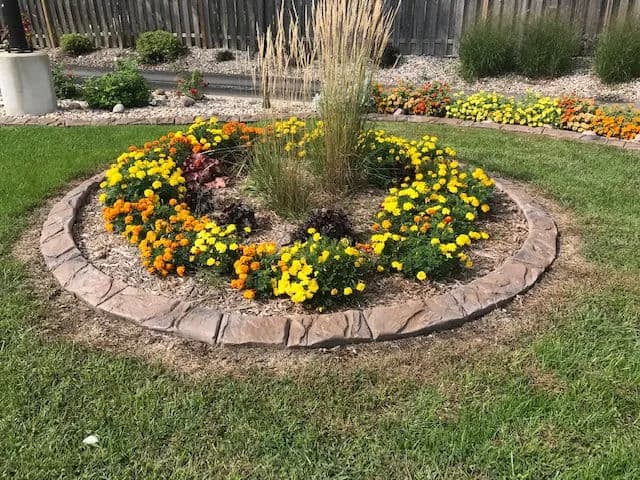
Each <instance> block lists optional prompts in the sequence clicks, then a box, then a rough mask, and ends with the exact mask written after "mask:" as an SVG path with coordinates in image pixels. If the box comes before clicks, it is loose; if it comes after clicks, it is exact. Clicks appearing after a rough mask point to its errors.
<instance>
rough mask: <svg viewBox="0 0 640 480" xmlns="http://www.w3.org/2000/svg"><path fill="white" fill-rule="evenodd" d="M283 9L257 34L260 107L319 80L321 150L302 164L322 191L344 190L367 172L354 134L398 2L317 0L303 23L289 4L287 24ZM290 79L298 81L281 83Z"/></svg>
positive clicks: (301, 94)
mask: <svg viewBox="0 0 640 480" xmlns="http://www.w3.org/2000/svg"><path fill="white" fill-rule="evenodd" d="M398 4H399V2H398ZM284 11H285V8H284V2H283V3H282V5H281V7H280V10H279V12H278V16H277V22H276V25H275V29H274V30H272V29H271V28H270V27H269V28H268V29H267V32H266V34H265V35H258V50H259V69H260V75H261V77H260V80H261V87H262V93H263V105H264V106H265V107H269V106H270V98H271V97H272V96H275V95H278V96H280V97H284V98H286V99H289V100H308V99H310V98H311V96H312V93H313V84H314V81H316V80H317V81H319V84H320V101H319V113H320V116H321V118H322V120H323V122H324V125H325V129H326V135H325V136H324V148H323V149H322V150H321V151H318V152H317V154H316V155H314V156H313V157H314V158H309V162H310V164H313V166H314V172H315V173H317V174H318V180H319V181H320V183H321V184H322V188H323V190H325V191H329V192H333V193H340V192H344V191H345V190H347V189H348V188H349V187H353V186H356V185H357V184H358V183H359V182H361V181H362V180H363V179H364V178H365V177H366V172H365V171H364V170H363V167H364V164H363V162H362V161H360V160H359V157H358V155H357V150H358V137H359V135H360V133H361V132H362V130H363V128H364V122H365V114H366V111H367V103H368V99H369V94H370V87H371V81H372V78H373V75H374V72H375V70H376V69H377V68H378V64H379V62H380V58H381V56H382V54H383V52H384V49H385V47H386V45H387V44H388V43H389V39H390V37H391V31H392V25H393V21H394V18H395V15H396V12H397V8H396V9H393V10H389V9H387V8H385V0H317V1H316V2H315V3H314V4H313V6H312V8H311V12H310V15H309V12H305V15H304V22H301V21H300V19H299V17H298V14H297V12H296V10H295V9H293V10H292V11H291V12H290V16H291V21H290V22H288V26H287V27H285V21H284V19H285V16H284ZM303 27H304V28H303ZM303 32H306V34H307V35H308V38H306V37H304V36H303ZM291 77H297V79H298V80H297V81H284V79H285V78H291Z"/></svg>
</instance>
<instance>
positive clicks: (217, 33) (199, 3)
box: [20, 0, 640, 56]
mask: <svg viewBox="0 0 640 480" xmlns="http://www.w3.org/2000/svg"><path fill="white" fill-rule="evenodd" d="M281 1H282V0H20V4H21V7H22V9H23V11H24V12H25V13H27V14H28V15H29V17H30V19H31V24H32V27H33V30H34V34H35V35H34V44H35V45H36V46H37V47H47V46H52V45H51V44H52V42H55V44H56V45H57V44H58V42H59V38H60V35H62V34H64V33H71V32H78V33H84V34H86V35H88V36H89V37H91V38H93V39H94V41H95V43H96V45H98V46H100V47H116V46H117V47H121V48H123V47H132V46H134V45H135V42H136V39H137V38H138V36H139V35H140V34H141V33H142V32H145V31H150V30H157V29H162V30H168V31H171V32H173V33H174V34H176V35H177V36H178V37H179V38H180V39H181V40H182V41H183V42H184V44H185V45H188V46H195V47H204V48H235V49H240V50H245V49H249V50H255V49H256V44H257V37H256V35H257V33H256V27H257V29H258V30H259V31H260V32H265V31H266V29H267V27H268V26H269V25H274V23H275V20H276V15H277V11H278V9H279V8H280V4H281ZM387 2H388V5H389V6H390V7H396V6H397V5H398V0H387ZM285 5H286V6H287V8H291V7H292V6H295V8H296V10H297V12H298V15H299V19H300V20H299V21H300V23H301V25H300V26H301V29H302V30H304V25H303V23H304V18H305V13H306V12H307V11H308V9H309V8H310V6H311V5H312V0H286V3H285ZM45 7H46V10H47V12H46V13H45V11H44V10H45ZM47 14H48V18H47ZM541 15H543V16H549V17H558V18H561V19H563V20H564V21H566V22H567V24H568V25H573V26H575V28H577V29H578V31H579V32H580V33H581V35H582V40H583V43H584V44H585V45H586V46H587V47H591V46H592V45H593V43H594V41H595V39H596V37H597V35H598V34H599V33H600V32H602V31H603V29H606V28H607V27H608V26H609V25H610V24H611V23H613V22H615V21H617V20H627V19H631V18H637V19H638V21H639V22H640V0H403V1H402V3H401V4H400V9H399V11H398V16H397V18H396V21H395V23H394V31H393V35H392V40H393V43H394V44H395V45H396V46H397V47H398V48H400V50H401V51H402V52H403V53H414V54H427V55H440V56H442V55H456V54H457V51H458V45H459V40H460V37H461V36H462V35H463V34H464V31H465V30H466V29H468V28H469V27H470V26H471V25H473V24H474V23H475V22H477V21H478V20H479V19H482V18H491V19H495V20H497V21H499V23H500V24H501V25H503V26H505V27H508V26H512V25H517V24H519V22H522V21H528V20H531V19H533V18H536V17H539V16H541ZM291 18H292V17H291V16H289V15H285V22H289V21H292V20H291ZM47 20H48V21H47ZM48 25H49V26H50V28H51V32H49V29H48ZM52 37H53V38H52Z"/></svg>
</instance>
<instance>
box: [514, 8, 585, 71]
mask: <svg viewBox="0 0 640 480" xmlns="http://www.w3.org/2000/svg"><path fill="white" fill-rule="evenodd" d="M579 52H580V38H579V36H578V34H577V32H576V30H575V28H574V27H573V26H572V25H571V24H569V23H568V22H566V21H561V20H559V19H554V18H547V17H540V18H538V19H536V20H533V21H532V22H530V23H527V24H525V25H524V28H523V33H522V38H521V40H520V44H519V48H518V73H521V74H523V75H526V76H527V77H531V78H542V77H545V78H555V77H559V76H561V75H564V74H565V73H568V72H569V71H570V70H571V64H572V60H573V57H574V56H575V55H577V54H578V53H579Z"/></svg>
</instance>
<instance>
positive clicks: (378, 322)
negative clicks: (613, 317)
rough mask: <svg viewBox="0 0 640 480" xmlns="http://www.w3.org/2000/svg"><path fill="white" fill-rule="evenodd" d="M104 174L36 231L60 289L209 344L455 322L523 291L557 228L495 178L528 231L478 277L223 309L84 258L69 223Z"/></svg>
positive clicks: (552, 249)
mask: <svg viewBox="0 0 640 480" xmlns="http://www.w3.org/2000/svg"><path fill="white" fill-rule="evenodd" d="M103 178H104V175H103V174H99V175H96V176H94V177H93V178H90V179H89V180H87V181H85V182H84V183H82V184H81V185H79V186H78V187H76V188H74V189H73V190H71V191H70V192H69V193H68V194H67V195H65V196H64V198H62V200H60V201H59V202H58V203H56V204H55V206H54V207H53V208H52V210H51V211H50V213H49V215H48V217H47V219H46V221H45V223H44V225H43V228H42V233H41V237H40V250H41V252H42V255H43V257H44V260H45V263H46V265H47V267H48V268H49V270H51V271H52V273H53V275H54V276H55V277H56V279H57V280H58V282H59V283H60V285H62V288H64V289H65V290H67V291H68V292H71V293H72V294H74V295H75V296H76V297H78V298H80V299H81V300H83V301H85V302H86V303H88V304H89V305H91V306H92V307H94V308H96V309H97V310H100V311H102V312H105V313H108V314H111V315H115V316H117V317H120V318H123V319H127V320H130V321H133V322H134V323H136V324H138V325H140V326H143V327H146V328H150V329H153V330H157V331H161V332H166V333H173V334H177V335H179V336H181V337H184V338H188V339H191V340H197V341H201V342H205V343H210V344H218V345H259V346H271V347H281V348H282V347H286V348H314V347H331V346H335V345H342V344H349V343H362V342H373V341H380V340H393V339H399V338H405V337H411V336H418V335H424V334H428V333H430V332H434V331H438V330H446V329H451V328H455V327H457V326H460V325H462V324H463V323H465V322H468V321H470V320H472V319H474V318H477V317H479V316H481V315H484V314H485V313H487V312H489V311H491V310H493V309H495V308H497V307H498V306H500V305H502V304H504V303H505V302H508V301H509V300H511V299H512V298H514V297H515V296H516V295H518V294H521V293H523V292H524V291H526V290H528V289H529V288H530V287H532V286H533V285H534V284H535V283H536V282H537V280H538V279H539V278H540V277H541V275H542V274H543V273H544V271H545V270H546V269H547V268H549V266H550V265H551V264H552V263H553V261H554V260H555V258H556V254H557V240H558V230H557V228H556V225H555V223H554V221H553V219H552V218H551V217H550V216H549V215H548V214H547V213H546V212H545V211H544V210H542V209H541V208H540V206H538V205H537V204H536V203H535V202H534V200H533V199H532V198H531V197H530V196H529V195H528V194H527V193H526V192H525V191H524V189H522V188H520V187H518V186H517V185H515V184H513V183H511V182H509V181H506V180H499V181H497V182H496V183H497V186H498V188H500V189H501V190H503V191H504V192H505V193H506V194H507V195H509V197H510V198H511V199H512V200H513V201H515V202H516V204H517V205H518V207H519V208H520V209H521V210H522V212H523V214H524V216H525V218H526V220H527V223H528V227H529V234H528V237H527V239H526V240H525V242H524V244H523V245H522V247H521V248H520V250H519V251H518V252H517V253H516V254H515V255H514V256H512V257H510V258H509V259H507V260H506V261H505V262H504V263H503V265H501V266H500V267H499V268H498V269H497V270H494V271H493V272H491V273H489V274H488V275H485V276H484V277H481V278H478V279H476V280H474V281H472V282H470V283H468V284H466V285H461V286H458V287H456V288H454V289H453V290H451V291H449V292H446V293H443V294H440V295H436V296H433V297H430V298H426V299H424V300H422V301H414V302H411V303H407V304H402V305H394V306H384V307H377V308H373V309H368V310H348V311H343V312H336V313H328V314H317V315H283V316H271V317H267V316H254V315H246V314H242V313H239V312H223V311H218V310H215V309H212V308H202V307H199V306H198V305H197V304H194V303H190V302H185V301H182V300H178V299H174V298H170V297H165V296H160V295H154V294H150V293H147V292H144V291H142V290H140V289H138V288H136V287H133V286H130V285H127V284H125V283H124V282H122V281H120V280H116V279H113V278H111V277H109V276H108V275H106V274H104V273H103V272H101V271H100V270H98V269H97V268H95V267H94V266H93V265H92V264H91V263H90V262H89V261H88V260H87V259H86V258H84V257H83V256H82V253H81V252H80V250H79V249H78V246H77V245H76V243H75V240H74V238H73V227H74V224H75V222H76V216H77V214H78V211H79V209H80V208H81V207H82V205H83V204H84V203H85V201H86V198H87V197H88V195H89V194H90V192H92V191H93V188H94V187H95V186H96V185H97V184H98V183H99V182H100V181H101V180H102V179H103Z"/></svg>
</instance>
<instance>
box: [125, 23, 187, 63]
mask: <svg viewBox="0 0 640 480" xmlns="http://www.w3.org/2000/svg"><path fill="white" fill-rule="evenodd" d="M136 51H137V52H138V55H139V56H140V61H141V62H142V63H147V64H151V65H153V64H156V63H164V62H170V61H172V60H176V59H177V58H179V57H180V56H182V55H184V54H185V53H186V51H187V49H186V48H185V47H184V46H183V45H182V44H180V42H179V41H178V39H177V38H176V37H175V36H174V35H173V34H172V33H170V32H166V31H164V30H155V31H153V32H145V33H143V34H141V35H140V36H139V37H138V41H137V43H136Z"/></svg>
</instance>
